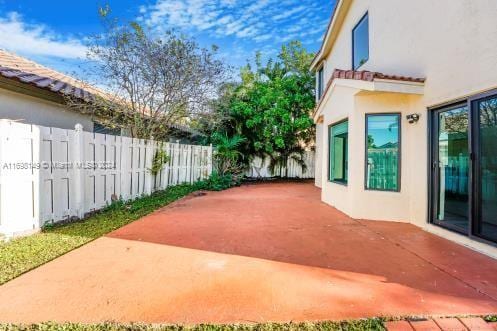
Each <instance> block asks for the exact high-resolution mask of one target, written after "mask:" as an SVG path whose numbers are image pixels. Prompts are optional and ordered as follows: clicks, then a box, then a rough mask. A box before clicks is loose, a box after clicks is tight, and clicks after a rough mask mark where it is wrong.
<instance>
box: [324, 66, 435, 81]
mask: <svg viewBox="0 0 497 331" xmlns="http://www.w3.org/2000/svg"><path fill="white" fill-rule="evenodd" d="M335 78H342V79H355V80H364V81H367V82H372V81H374V80H375V79H386V80H399V81H405V82H414V83H424V82H425V79H424V78H414V77H406V76H396V75H385V74H382V73H381V72H372V71H354V70H341V69H336V70H335V71H334V72H333V76H332V80H333V79H335Z"/></svg>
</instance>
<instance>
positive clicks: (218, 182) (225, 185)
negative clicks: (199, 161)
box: [196, 172, 241, 191]
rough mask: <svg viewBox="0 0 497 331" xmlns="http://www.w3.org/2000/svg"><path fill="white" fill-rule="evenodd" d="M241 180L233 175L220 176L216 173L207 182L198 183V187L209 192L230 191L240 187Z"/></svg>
mask: <svg viewBox="0 0 497 331" xmlns="http://www.w3.org/2000/svg"><path fill="white" fill-rule="evenodd" d="M240 184H241V178H240V177H239V176H235V175H232V174H226V175H219V174H218V173H216V172H214V173H212V175H211V176H210V177H209V178H208V179H207V180H205V181H202V182H199V183H197V184H196V185H197V187H198V189H200V190H207V191H222V190H226V189H229V188H231V187H234V186H240Z"/></svg>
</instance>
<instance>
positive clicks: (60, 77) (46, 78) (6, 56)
mask: <svg viewBox="0 0 497 331" xmlns="http://www.w3.org/2000/svg"><path fill="white" fill-rule="evenodd" d="M0 76H1V77H4V78H7V79H10V80H14V81H16V82H19V83H22V84H26V85H29V86H33V87H36V88H39V89H42V90H46V91H49V92H53V93H57V94H59V95H61V96H73V97H76V98H81V99H83V100H91V99H92V98H93V96H94V95H99V96H101V97H104V98H105V97H107V98H110V97H111V96H110V95H109V94H108V93H106V92H104V91H102V90H100V89H98V88H96V87H94V86H91V85H90V84H88V83H85V82H83V81H80V80H77V79H75V78H73V77H71V76H68V75H65V74H63V73H60V72H58V71H56V70H53V69H50V68H47V67H45V66H42V65H41V64H38V63H36V62H33V61H30V60H28V59H26V58H23V57H21V56H19V55H16V54H13V53H11V52H7V51H5V50H2V49H0ZM170 127H171V128H173V129H175V130H178V131H182V132H184V133H188V134H190V135H192V136H202V135H203V134H202V133H200V132H199V131H197V130H194V129H192V128H190V127H188V126H184V125H181V124H170Z"/></svg>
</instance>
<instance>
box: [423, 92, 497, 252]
mask: <svg viewBox="0 0 497 331" xmlns="http://www.w3.org/2000/svg"><path fill="white" fill-rule="evenodd" d="M493 98H497V90H491V91H488V92H484V93H481V94H477V95H474V96H471V97H469V98H467V99H460V100H458V101H455V102H452V103H446V104H444V105H440V106H437V107H434V108H428V115H429V116H428V201H429V203H428V223H430V224H434V225H437V226H440V227H442V228H444V229H447V230H449V231H453V232H457V233H459V234H463V235H465V236H467V237H469V238H470V239H472V240H475V241H478V242H482V243H485V244H488V245H490V246H494V247H497V242H495V241H490V240H488V239H485V238H484V237H481V236H479V235H477V227H478V222H479V220H480V216H481V210H480V203H479V202H480V200H479V199H480V187H479V185H480V181H481V174H480V170H479V165H478V158H479V156H480V148H479V147H480V130H479V122H480V121H479V111H478V105H479V103H480V102H482V101H485V100H487V99H493ZM464 105H466V106H467V109H468V153H469V165H468V177H469V178H468V180H469V182H468V191H469V192H468V194H469V205H468V209H469V212H468V222H469V226H468V229H467V231H462V230H461V229H460V228H457V227H455V226H451V225H450V224H447V223H446V222H442V221H439V220H438V217H437V212H438V210H437V208H438V207H437V205H438V200H437V199H438V193H439V192H438V191H439V188H438V184H437V183H438V179H439V178H438V177H439V176H438V172H437V171H435V169H437V167H438V162H439V161H438V158H439V155H438V129H439V128H438V126H439V124H438V115H439V114H440V113H442V112H445V111H448V110H451V109H457V108H459V107H461V106H464Z"/></svg>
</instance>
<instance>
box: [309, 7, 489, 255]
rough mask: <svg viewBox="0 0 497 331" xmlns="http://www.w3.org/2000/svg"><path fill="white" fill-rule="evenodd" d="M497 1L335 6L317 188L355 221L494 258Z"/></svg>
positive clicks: (320, 58) (324, 55) (324, 74)
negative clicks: (406, 228) (420, 232)
mask: <svg viewBox="0 0 497 331" xmlns="http://www.w3.org/2000/svg"><path fill="white" fill-rule="evenodd" d="M496 13H497V1H494V0H473V1H469V0H437V1H430V0H416V1H398V0H337V4H336V8H335V10H334V13H333V15H332V18H331V21H330V23H329V26H328V29H327V32H326V34H325V37H324V40H323V43H322V46H321V49H320V50H319V52H318V53H317V55H316V57H315V59H314V61H313V63H312V68H311V69H312V70H313V71H315V72H316V91H317V93H316V94H317V103H318V105H317V107H316V110H315V113H314V121H315V123H316V124H317V148H316V149H317V159H316V176H315V177H316V185H317V186H319V187H321V188H322V200H323V201H324V202H325V203H328V204H330V205H332V206H334V207H336V208H338V209H339V210H341V211H343V212H345V213H346V214H348V215H349V216H351V217H353V218H357V219H370V220H382V221H398V222H409V223H412V224H415V225H417V226H419V227H422V228H424V229H426V230H428V231H430V232H433V233H436V234H438V235H440V236H443V237H446V238H448V239H451V240H453V241H456V242H459V243H462V244H464V245H467V246H469V247H472V248H473V249H476V250H479V251H482V252H485V253H487V254H489V255H493V256H495V257H497V248H496V247H497V25H496V23H495V17H496V16H495V14H496Z"/></svg>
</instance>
